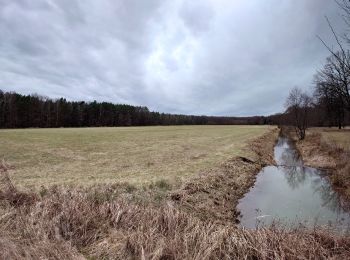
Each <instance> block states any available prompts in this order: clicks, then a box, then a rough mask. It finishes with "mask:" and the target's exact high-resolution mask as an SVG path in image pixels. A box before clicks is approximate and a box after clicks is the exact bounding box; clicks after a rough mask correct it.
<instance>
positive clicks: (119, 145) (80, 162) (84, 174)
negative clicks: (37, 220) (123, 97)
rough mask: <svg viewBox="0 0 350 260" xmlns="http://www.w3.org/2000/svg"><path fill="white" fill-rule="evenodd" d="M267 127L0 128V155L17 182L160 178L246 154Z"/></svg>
mask: <svg viewBox="0 0 350 260" xmlns="http://www.w3.org/2000/svg"><path fill="white" fill-rule="evenodd" d="M268 129H271V127H268V126H156V127H120V128H61V129H17V130H0V158H1V159H4V160H5V161H6V162H7V164H9V165H11V166H13V167H14V170H13V171H12V174H11V178H12V180H13V182H14V183H15V184H16V185H17V186H22V187H28V188H31V187H40V186H41V185H44V186H50V185H54V184H67V185H70V184H72V185H75V184H79V185H85V186H87V185H93V184H96V183H100V184H103V183H114V182H128V183H131V184H133V185H137V186H139V185H143V184H150V183H153V182H156V181H166V182H169V183H171V184H174V183H180V182H181V181H182V180H184V179H186V178H188V177H189V176H192V175H193V174H195V173H198V172H201V171H204V170H207V169H209V168H211V167H215V166H217V165H218V164H220V163H221V162H223V161H225V160H227V159H228V158H231V157H233V156H236V155H245V156H248V155H249V152H250V151H249V150H247V149H244V147H245V145H246V143H247V142H248V141H249V140H252V139H254V138H256V137H258V136H261V135H263V134H264V133H266V132H267V131H268Z"/></svg>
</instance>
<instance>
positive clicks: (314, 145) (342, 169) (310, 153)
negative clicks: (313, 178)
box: [283, 128, 350, 202]
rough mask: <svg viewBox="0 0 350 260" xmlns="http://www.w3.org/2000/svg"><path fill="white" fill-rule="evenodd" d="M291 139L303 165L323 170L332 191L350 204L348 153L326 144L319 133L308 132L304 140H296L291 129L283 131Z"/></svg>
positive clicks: (349, 164) (349, 153) (349, 162)
mask: <svg viewBox="0 0 350 260" xmlns="http://www.w3.org/2000/svg"><path fill="white" fill-rule="evenodd" d="M283 131H284V132H285V133H286V134H287V135H288V136H289V137H290V138H292V139H293V141H294V143H295V146H296V148H297V149H298V151H299V153H300V154H301V157H302V159H303V161H304V164H305V165H306V166H309V167H314V168H320V169H323V170H325V173H326V174H327V175H328V176H329V178H330V180H331V182H332V185H333V187H334V189H336V190H337V191H338V192H340V194H341V195H342V197H343V199H344V200H346V201H347V202H350V151H349V150H346V149H343V148H341V147H339V146H337V145H335V144H332V145H331V144H329V143H326V142H325V141H324V140H323V139H322V136H321V134H320V133H318V132H314V131H312V130H308V131H307V133H306V137H305V139H304V140H298V139H297V137H296V135H295V133H294V131H293V129H291V128H285V129H284V130H283Z"/></svg>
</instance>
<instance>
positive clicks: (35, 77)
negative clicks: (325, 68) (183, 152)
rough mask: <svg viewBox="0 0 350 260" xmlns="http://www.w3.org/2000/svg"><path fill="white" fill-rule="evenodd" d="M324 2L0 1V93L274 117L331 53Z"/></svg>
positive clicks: (329, 5) (332, 9)
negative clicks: (9, 92) (10, 92)
mask: <svg viewBox="0 0 350 260" xmlns="http://www.w3.org/2000/svg"><path fill="white" fill-rule="evenodd" d="M325 16H327V17H328V18H329V19H330V21H331V23H332V25H333V26H334V27H335V29H336V30H337V32H339V33H344V32H345V25H344V22H343V21H342V18H341V10H340V9H339V7H338V6H337V5H336V3H335V2H334V1H332V0H264V1H262V0H201V1H199V0H198V1H197V0H193V1H184V0H98V1H96V0H84V1H78V0H36V1H33V0H0V89H2V90H3V91H16V92H18V93H22V94H39V95H42V96H46V97H51V98H59V97H64V98H66V99H68V100H85V101H93V100H97V101H108V102H113V103H126V104H131V105H142V106H147V107H148V108H149V109H150V110H152V111H159V112H167V113H181V114H195V115H223V116H250V115H269V114H273V113H276V112H282V111H283V109H284V107H283V105H284V103H285V98H286V97H287V95H288V91H289V90H290V89H292V88H293V87H295V86H298V87H300V88H303V89H305V90H309V91H310V92H311V90H312V80H313V75H314V74H315V72H316V71H317V70H318V69H320V68H321V67H322V64H324V62H325V59H326V57H327V56H328V55H329V53H328V51H327V49H326V48H325V47H324V46H323V45H322V43H321V42H320V40H319V39H318V38H317V35H318V36H320V37H321V38H322V39H324V40H325V41H326V42H327V43H328V44H329V45H330V46H334V47H335V45H334V44H335V43H334V40H333V38H332V35H331V31H330V29H329V27H328V26H327V22H326V19H325Z"/></svg>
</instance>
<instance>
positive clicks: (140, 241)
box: [0, 167, 350, 259]
mask: <svg viewBox="0 0 350 260" xmlns="http://www.w3.org/2000/svg"><path fill="white" fill-rule="evenodd" d="M1 175H2V185H3V186H2V189H1V196H0V213H1V214H0V234H1V236H0V258H1V259H82V258H84V257H86V258H88V259H326V258H333V259H347V258H350V239H349V238H348V237H346V236H336V235H333V234H330V233H327V232H326V231H324V230H319V231H317V230H314V231H307V230H304V229H302V228H298V229H293V230H287V229H284V228H281V227H271V228H263V229H259V230H246V229H243V228H240V227H235V226H234V225H231V224H230V223H227V225H222V224H221V225H220V224H215V223H213V222H211V221H201V220H199V219H198V218H196V217H194V216H193V215H191V214H190V213H185V212H182V211H179V210H178V209H176V208H175V207H173V206H172V205H171V204H170V202H168V203H165V204H163V205H161V206H155V205H153V204H147V203H141V204H136V203H131V202H130V201H128V200H126V199H125V198H122V197H118V198H113V199H104V200H103V199H101V198H111V196H109V195H110V193H115V190H113V188H111V187H109V186H106V187H105V188H102V187H101V186H99V187H98V188H91V189H85V190H68V189H64V188H57V187H53V188H50V189H48V190H47V191H46V192H45V194H43V195H42V196H40V195H35V194H29V193H21V192H19V191H18V190H17V189H16V188H15V187H14V186H13V185H12V184H11V180H10V178H8V175H7V171H6V167H2V168H1ZM17 196H21V198H25V199H23V200H14V199H13V198H14V197H17Z"/></svg>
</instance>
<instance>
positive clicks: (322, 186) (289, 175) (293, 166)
mask: <svg viewBox="0 0 350 260" xmlns="http://www.w3.org/2000/svg"><path fill="white" fill-rule="evenodd" d="M277 146H279V148H280V150H278V151H277V156H278V159H279V164H280V165H281V167H279V169H282V171H283V172H284V176H285V178H286V180H287V183H288V185H289V186H290V187H291V188H292V189H298V188H299V187H300V186H301V185H304V183H305V182H308V181H309V182H310V183H311V187H312V189H313V191H314V193H318V194H319V195H320V198H321V200H322V206H324V207H327V208H328V209H330V210H332V211H333V212H336V213H340V212H342V210H344V207H343V206H342V201H341V198H340V196H339V194H338V193H337V192H335V191H334V190H333V188H332V186H331V184H330V182H329V180H328V179H327V178H325V177H323V176H322V172H320V171H319V170H317V169H314V168H309V167H304V166H303V162H302V160H301V159H300V156H299V154H298V153H297V151H296V150H295V149H294V148H293V146H292V144H291V143H290V142H289V141H288V139H285V138H280V139H279V140H278V144H277Z"/></svg>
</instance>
